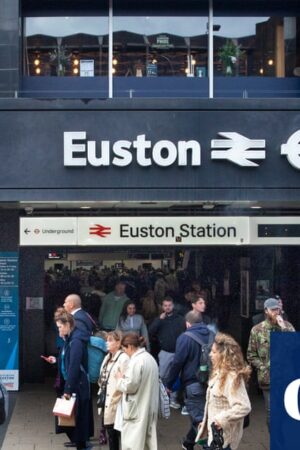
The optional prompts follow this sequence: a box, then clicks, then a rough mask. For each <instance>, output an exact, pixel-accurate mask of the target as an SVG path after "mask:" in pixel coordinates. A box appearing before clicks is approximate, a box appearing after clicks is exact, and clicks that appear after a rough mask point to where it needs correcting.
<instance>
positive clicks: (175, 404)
mask: <svg viewBox="0 0 300 450" xmlns="http://www.w3.org/2000/svg"><path fill="white" fill-rule="evenodd" d="M170 408H173V409H179V408H180V403H177V402H172V401H171V402H170Z"/></svg>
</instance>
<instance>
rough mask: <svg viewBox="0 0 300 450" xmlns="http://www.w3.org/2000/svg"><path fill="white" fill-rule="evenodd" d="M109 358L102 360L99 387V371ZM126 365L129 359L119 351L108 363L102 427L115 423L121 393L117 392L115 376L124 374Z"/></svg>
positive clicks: (107, 356) (108, 356)
mask: <svg viewBox="0 0 300 450" xmlns="http://www.w3.org/2000/svg"><path fill="white" fill-rule="evenodd" d="M109 358H110V354H108V355H106V357H105V358H104V360H103V363H102V366H101V369H100V376H99V380H98V384H99V386H100V379H101V371H102V370H103V368H104V367H105V365H106V363H107V361H108V360H109ZM128 363H129V357H128V356H127V355H126V353H123V352H122V351H121V350H119V351H118V352H117V353H116V354H115V355H114V357H113V358H112V359H111V360H110V361H109V363H108V366H107V373H109V372H110V374H109V379H108V381H107V385H106V398H105V408H104V411H102V412H103V420H104V425H112V424H114V422H115V417H116V411H117V406H118V403H119V401H120V400H121V397H122V393H121V392H120V391H117V378H116V375H117V373H118V372H119V371H120V372H121V373H124V372H125V371H126V369H127V366H128ZM110 370H111V371H110ZM99 392H100V389H99Z"/></svg>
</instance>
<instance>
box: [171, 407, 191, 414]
mask: <svg viewBox="0 0 300 450" xmlns="http://www.w3.org/2000/svg"><path fill="white" fill-rule="evenodd" d="M170 406H171V405H170ZM181 414H182V415H183V416H189V413H188V411H187V409H186V406H183V408H182V410H181Z"/></svg>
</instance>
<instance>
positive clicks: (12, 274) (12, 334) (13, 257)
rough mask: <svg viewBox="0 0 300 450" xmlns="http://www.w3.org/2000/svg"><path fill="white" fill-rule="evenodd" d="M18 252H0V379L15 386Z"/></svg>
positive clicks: (16, 372) (17, 365) (17, 342)
mask: <svg viewBox="0 0 300 450" xmlns="http://www.w3.org/2000/svg"><path fill="white" fill-rule="evenodd" d="M18 262H19V258H18V253H15V252H13V253H12V252H7V253H0V348H1V351H0V380H1V381H2V383H3V384H4V385H5V386H6V388H7V389H8V390H11V391H16V390H18V389H19V273H18V272H19V270H18Z"/></svg>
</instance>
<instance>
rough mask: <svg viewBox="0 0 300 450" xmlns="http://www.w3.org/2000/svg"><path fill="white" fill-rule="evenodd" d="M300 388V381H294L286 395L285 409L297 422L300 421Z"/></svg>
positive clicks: (287, 389)
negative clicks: (299, 399)
mask: <svg viewBox="0 0 300 450" xmlns="http://www.w3.org/2000/svg"><path fill="white" fill-rule="evenodd" d="M299 388H300V379H297V380H294V381H292V382H291V383H290V384H289V385H288V387H287V388H286V390H285V393H284V407H285V410H286V412H287V413H288V415H289V416H290V417H291V418H292V419H295V420H298V421H300V412H299V404H298V393H299Z"/></svg>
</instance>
